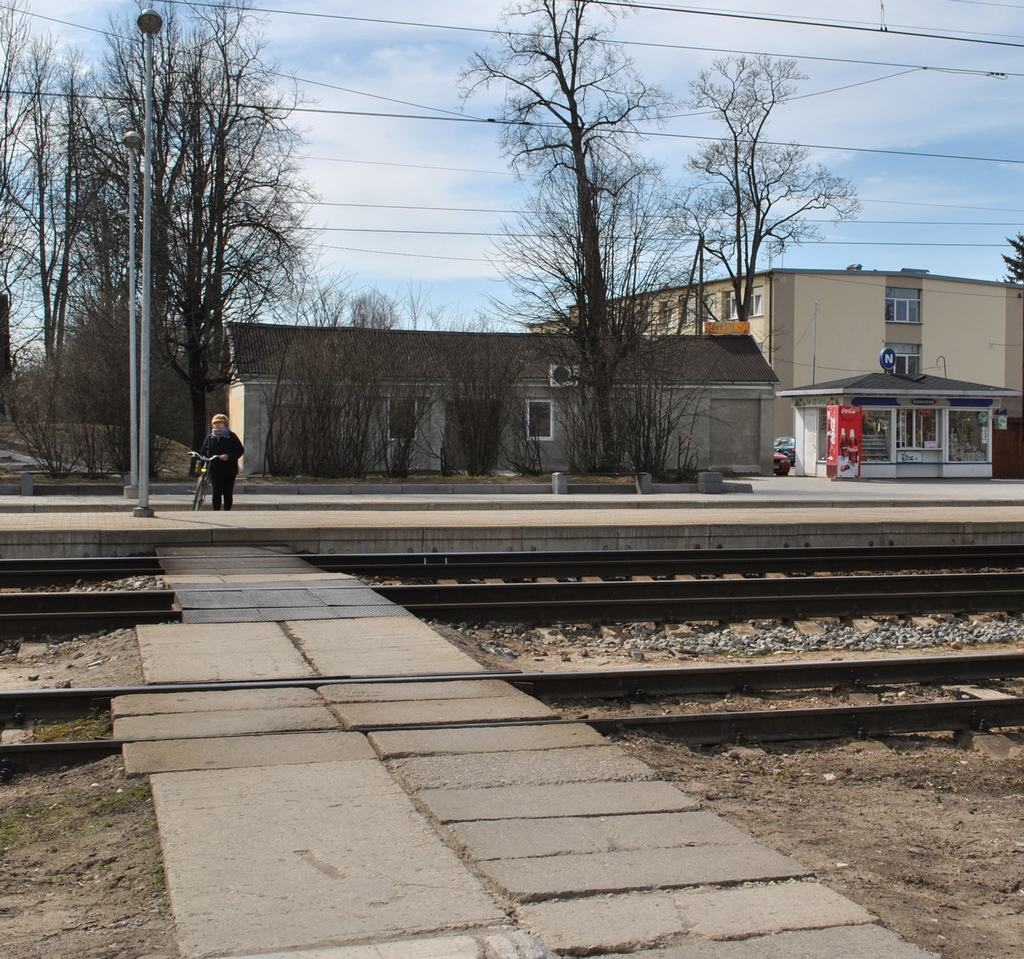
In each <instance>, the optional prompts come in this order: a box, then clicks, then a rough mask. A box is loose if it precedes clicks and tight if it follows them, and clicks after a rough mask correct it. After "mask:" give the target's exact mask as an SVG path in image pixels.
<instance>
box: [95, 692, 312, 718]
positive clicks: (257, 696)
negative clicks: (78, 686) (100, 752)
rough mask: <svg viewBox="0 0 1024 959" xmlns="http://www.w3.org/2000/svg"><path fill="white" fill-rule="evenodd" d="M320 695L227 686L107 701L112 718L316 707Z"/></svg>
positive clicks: (141, 695)
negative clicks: (217, 688) (221, 689)
mask: <svg viewBox="0 0 1024 959" xmlns="http://www.w3.org/2000/svg"><path fill="white" fill-rule="evenodd" d="M319 704H320V697H319V696H317V694H316V692H314V691H313V690H312V689H303V688H299V687H296V688H292V689H231V690H225V691H223V692H220V691H217V692H199V693H185V692H181V693H173V692H171V693H132V694H130V695H127V696H118V697H116V698H115V699H114V700H113V702H111V704H110V715H111V716H112V717H113V718H114V719H120V718H121V717H124V716H154V715H158V714H161V713H212V712H218V711H220V710H236V709H243V710H244V709H285V708H293V707H300V706H316V705H319Z"/></svg>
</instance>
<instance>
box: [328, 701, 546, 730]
mask: <svg viewBox="0 0 1024 959" xmlns="http://www.w3.org/2000/svg"><path fill="white" fill-rule="evenodd" d="M331 708H332V709H333V711H334V713H335V715H336V716H337V717H338V718H339V719H340V720H341V721H342V723H343V724H344V725H345V727H346V728H347V729H365V728H368V727H377V728H386V727H389V726H416V725H420V724H427V725H431V724H433V725H447V724H449V723H477V722H490V721H492V720H531V719H554V718H555V717H556V713H555V712H553V711H552V710H551V709H549V708H548V707H547V706H545V705H544V704H543V703H540V702H538V701H537V700H535V699H533V698H532V697H530V696H524V697H523V698H522V699H515V698H512V697H509V696H499V697H494V698H491V699H424V700H417V701H413V702H399V703H334V704H332V706H331Z"/></svg>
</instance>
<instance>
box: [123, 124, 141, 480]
mask: <svg viewBox="0 0 1024 959" xmlns="http://www.w3.org/2000/svg"><path fill="white" fill-rule="evenodd" d="M121 142H122V143H123V144H124V145H125V147H126V148H127V150H128V351H129V352H128V389H129V390H130V397H129V423H128V442H129V443H130V444H131V470H130V473H129V477H128V485H129V486H131V487H133V488H137V487H138V485H139V344H138V342H137V340H138V329H137V321H136V318H135V297H136V295H137V292H138V291H137V290H136V287H135V177H136V175H137V173H138V154H139V147H140V146H142V137H141V136H140V135H139V134H138V133H136V132H135V131H134V130H126V131H125V134H124V136H123V137H122V139H121Z"/></svg>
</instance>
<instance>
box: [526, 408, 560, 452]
mask: <svg viewBox="0 0 1024 959" xmlns="http://www.w3.org/2000/svg"><path fill="white" fill-rule="evenodd" d="M534 403H536V404H538V405H540V404H541V403H544V404H546V405H547V408H548V430H549V432H548V435H547V436H540V435H537V436H535V435H534V434H533V432H532V431H531V426H532V424H531V422H530V407H531V406H533V404H534ZM526 436H527V438H528V439H531V440H538V441H540V442H542V443H548V442H550V441H551V440H553V439H554V438H555V401H554V400H544V399H539V400H527V401H526Z"/></svg>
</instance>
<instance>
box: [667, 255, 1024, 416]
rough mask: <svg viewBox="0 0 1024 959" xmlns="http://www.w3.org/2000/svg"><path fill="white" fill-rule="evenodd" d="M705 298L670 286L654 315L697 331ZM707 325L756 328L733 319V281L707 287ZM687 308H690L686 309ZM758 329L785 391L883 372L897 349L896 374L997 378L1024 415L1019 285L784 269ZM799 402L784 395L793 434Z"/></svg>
mask: <svg viewBox="0 0 1024 959" xmlns="http://www.w3.org/2000/svg"><path fill="white" fill-rule="evenodd" d="M696 300H697V297H696V294H695V293H691V294H690V295H689V296H687V291H686V290H684V289H671V290H665V291H662V292H661V293H658V294H655V295H654V296H653V297H652V311H653V316H652V320H653V321H654V324H655V326H656V327H657V328H658V329H659V330H662V331H664V332H672V333H676V332H679V333H692V332H696V326H697V322H696V317H697V311H696ZM705 302H706V307H705V310H706V312H705V317H706V321H705V323H704V329H705V331H706V332H708V333H715V332H725V333H741V332H748V329H747V327H746V325H744V324H737V323H736V322H734V320H735V317H736V311H735V308H734V300H733V296H732V290H731V287H730V285H729V283H728V281H724V280H714V281H710V282H707V283H705ZM684 307H685V309H684ZM748 319H749V333H750V334H751V335H752V336H753V337H754V339H755V340H756V341H757V343H758V345H759V346H760V347H761V351H762V352H763V353H764V355H765V357H766V359H767V360H768V362H769V363H770V364H771V366H772V368H773V369H774V371H775V374H776V376H778V378H779V391H780V392H781V391H783V390H787V389H792V388H794V387H803V386H807V385H808V384H814V383H824V382H828V381H832V380H838V379H843V378H845V377H851V376H856V375H858V374H863V373H871V372H876V371H878V370H879V362H878V357H879V353H880V352H881V351H882V350H883V349H885V348H886V347H889V348H891V349H893V350H894V351H895V353H896V357H897V366H896V372H898V373H906V374H910V375H915V374H919V373H927V374H932V375H938V376H941V377H948V378H950V379H956V380H964V381H971V382H974V383H988V384H992V385H994V386H1000V387H1006V388H1009V389H1012V390H1015V391H1016V392H1017V394H1018V395H1017V396H1016V397H1011V398H1009V400H1008V402H1007V404H1006V405H1007V408H1008V411H1009V415H1010V416H1011V417H1019V416H1020V415H1021V400H1020V389H1021V365H1022V351H1021V343H1022V333H1024V289H1022V288H1021V287H1020V286H1015V285H1013V284H1011V283H1003V282H993V281H989V280H972V279H966V278H963V277H952V276H934V275H932V274H931V273H929V272H928V271H927V270H910V269H902V270H895V271H893V272H885V271H882V270H863V269H861V268H860V266H852V267H849V268H847V269H845V270H795V269H778V270H768V271H765V272H764V273H759V274H758V275H757V277H756V279H755V283H754V296H753V302H752V304H751V309H750V314H749V318H748ZM793 422H794V419H793V406H792V401H791V400H790V399H788V398H779V399H778V400H777V401H776V409H775V424H776V431H777V432H778V433H780V434H786V433H791V432H792V431H793V427H792V424H793Z"/></svg>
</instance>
